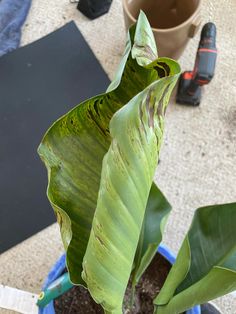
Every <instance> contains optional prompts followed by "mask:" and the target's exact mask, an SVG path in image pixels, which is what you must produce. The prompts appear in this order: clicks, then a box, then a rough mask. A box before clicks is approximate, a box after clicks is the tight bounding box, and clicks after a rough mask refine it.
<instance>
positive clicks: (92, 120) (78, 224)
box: [38, 13, 180, 283]
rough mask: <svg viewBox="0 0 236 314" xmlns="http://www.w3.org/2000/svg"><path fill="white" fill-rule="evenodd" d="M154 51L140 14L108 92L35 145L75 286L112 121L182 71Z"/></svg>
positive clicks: (70, 115)
mask: <svg viewBox="0 0 236 314" xmlns="http://www.w3.org/2000/svg"><path fill="white" fill-rule="evenodd" d="M140 34H143V37H142V36H141V37H140ZM140 38H141V39H142V40H141V39H140ZM145 38H146V40H145ZM153 47H155V41H154V38H153V34H152V31H151V28H150V26H149V24H148V21H147V19H146V17H145V15H144V14H143V13H142V14H141V15H140V17H139V20H138V24H137V26H136V28H135V26H133V27H132V28H131V30H130V33H129V36H128V41H127V45H126V50H125V55H124V57H123V59H122V61H121V65H120V67H119V69H118V72H117V75H116V77H115V79H114V81H113V82H112V84H111V85H110V86H109V88H108V91H107V92H106V93H104V94H102V95H99V96H95V97H93V98H91V99H89V100H87V101H85V102H83V103H82V104H80V105H79V106H77V107H75V108H74V109H73V110H71V111H70V112H69V113H67V114H66V115H65V116H63V117H62V118H60V119H59V120H58V121H56V122H55V123H54V124H53V126H52V127H51V128H50V129H49V130H48V131H47V133H46V135H45V136H44V138H43V140H42V143H41V144H40V146H39V149H38V152H39V155H40V157H41V158H42V160H43V161H44V163H45V165H46V167H47V170H48V188H47V195H48V198H49V200H50V203H51V204H52V206H53V208H54V211H55V213H56V215H57V219H58V223H59V224H60V229H61V236H62V240H63V243H64V247H65V249H66V255H67V266H68V270H69V274H70V279H71V280H72V282H73V283H84V282H83V280H82V278H81V273H82V261H83V257H84V254H85V251H86V248H87V244H88V239H89V235H90V231H91V225H92V220H93V216H94V212H95V209H96V206H97V197H98V191H99V185H100V178H101V170H102V160H103V157H104V155H105V154H106V153H107V151H108V149H109V147H110V144H111V136H110V131H109V122H110V119H111V117H112V116H113V114H114V113H115V112H116V111H117V110H119V109H120V108H122V107H123V106H124V105H125V104H126V103H128V102H129V101H130V99H132V98H133V97H134V96H135V95H137V94H138V93H139V92H140V91H142V90H144V89H145V88H146V87H147V86H149V85H150V84H152V83H153V82H156V81H157V80H159V79H160V78H161V77H166V78H167V81H168V82H169V81H172V80H176V77H175V75H176V74H177V73H179V72H180V69H179V66H178V64H177V63H176V62H174V61H173V60H170V59H165V58H160V59H157V60H156V61H153V60H154V59H156V57H157V56H156V55H155V53H156V51H155V48H153ZM133 49H134V50H133ZM148 61H149V62H148ZM139 62H141V63H142V65H140V64H139ZM143 64H145V65H143ZM169 77H170V78H169ZM139 99H140V100H141V96H139ZM119 128H121V126H120V127H119ZM113 145H114V144H113ZM139 149H142V147H139Z"/></svg>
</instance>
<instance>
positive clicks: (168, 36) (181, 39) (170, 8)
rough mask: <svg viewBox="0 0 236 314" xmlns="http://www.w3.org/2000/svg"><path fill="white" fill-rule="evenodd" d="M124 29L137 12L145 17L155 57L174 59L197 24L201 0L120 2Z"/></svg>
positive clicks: (198, 23)
mask: <svg viewBox="0 0 236 314" xmlns="http://www.w3.org/2000/svg"><path fill="white" fill-rule="evenodd" d="M122 1H123V10H124V18H125V25H126V29H128V28H129V27H130V26H131V25H132V24H134V23H135V22H136V19H137V17H138V14H139V12H140V10H143V11H144V12H145V14H146V15H147V17H148V20H149V22H150V24H151V26H152V30H153V33H154V36H155V39H156V43H157V49H158V55H159V56H160V57H169V58H173V59H178V58H179V57H180V56H181V54H182V53H183V51H184V49H185V47H186V45H187V43H188V41H189V39H190V38H193V37H194V36H195V34H196V33H197V31H198V29H199V27H200V24H201V17H200V7H201V3H202V0H122Z"/></svg>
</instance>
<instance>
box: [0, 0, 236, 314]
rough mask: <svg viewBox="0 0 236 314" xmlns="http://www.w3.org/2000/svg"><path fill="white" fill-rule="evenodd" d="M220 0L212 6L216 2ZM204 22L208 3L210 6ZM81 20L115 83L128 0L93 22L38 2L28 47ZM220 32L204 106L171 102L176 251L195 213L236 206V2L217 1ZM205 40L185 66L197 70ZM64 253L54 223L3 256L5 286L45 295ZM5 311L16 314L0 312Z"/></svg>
mask: <svg viewBox="0 0 236 314" xmlns="http://www.w3.org/2000/svg"><path fill="white" fill-rule="evenodd" d="M212 1H213V0H212ZM203 4H204V8H205V11H204V13H203V21H204V22H207V21H208V18H209V14H210V13H209V12H210V10H209V0H203ZM72 19H73V20H75V22H76V24H77V25H78V27H79V28H80V30H81V32H82V33H83V35H84V37H85V38H86V40H87V41H88V43H89V45H90V46H91V48H92V49H93V51H94V53H95V55H96V56H97V58H98V59H99V61H100V62H101V64H102V66H103V67H104V69H105V71H106V72H107V73H108V75H109V77H110V78H112V76H113V74H114V71H115V69H116V66H117V64H118V62H119V60H120V57H121V55H122V52H123V48H124V43H125V32H124V24H123V15H122V7H121V0H113V4H112V8H111V10H110V12H109V14H107V15H105V16H103V17H101V18H99V19H97V20H95V21H89V20H88V19H86V18H85V17H84V16H82V14H80V13H79V12H78V11H77V10H76V5H75V4H71V3H69V0H60V1H56V0H51V1H47V0H37V1H36V0H33V3H32V8H31V11H30V14H29V16H28V19H27V21H26V23H25V26H24V29H23V37H22V45H25V44H27V43H30V42H32V41H34V40H36V39H38V38H40V37H42V36H43V35H46V34H48V33H49V32H51V31H53V30H55V29H56V28H58V27H60V26H62V25H64V24H65V23H66V22H68V21H70V20H72ZM213 21H214V22H215V23H216V24H217V27H218V36H217V46H218V49H219V57H218V62H217V72H216V76H215V78H214V80H213V81H212V83H211V84H210V85H209V86H207V87H206V89H205V91H204V96H203V101H202V103H201V106H200V107H198V108H187V107H181V106H178V105H175V104H174V102H173V101H172V104H171V105H170V106H169V109H168V111H167V118H166V133H165V140H164V143H163V149H162V153H161V163H160V165H159V167H158V171H157V174H156V181H157V182H158V184H159V186H160V188H161V189H162V190H163V192H164V193H165V194H166V195H167V197H168V198H169V200H170V202H171V203H172V205H173V212H172V214H171V217H170V220H169V223H168V226H167V230H166V233H165V237H164V241H165V243H167V244H168V245H169V246H170V247H171V248H172V250H173V251H174V252H177V250H178V248H179V247H180V244H181V241H182V239H183V237H184V234H185V232H186V230H187V229H188V226H189V224H190V221H191V217H192V215H193V210H194V209H196V208H198V207H200V206H202V205H207V204H212V203H223V202H231V201H235V200H236V186H235V182H236V164H235V161H236V67H235V62H236V40H235V29H236V1H235V0H218V1H217V2H215V3H214V7H213ZM197 42H198V38H196V39H194V40H192V41H191V43H190V44H189V46H188V48H187V49H186V51H185V53H184V55H183V57H182V58H181V60H180V63H181V65H182V68H183V70H185V69H191V68H192V66H193V62H194V56H195V52H196V47H197ZM62 252H63V249H62V245H61V242H60V235H59V231H58V227H57V226H56V225H53V226H51V227H49V228H47V229H45V230H43V231H42V232H40V233H39V234H37V235H35V236H33V237H32V238H30V239H28V240H26V241H25V242H23V243H22V244H20V245H18V246H16V247H14V248H13V249H11V250H9V251H7V252H6V253H4V254H2V255H1V256H0V265H1V275H0V276H1V279H0V281H1V283H3V284H6V285H10V286H14V287H17V288H20V289H25V290H29V291H32V292H39V291H40V286H41V285H42V282H43V280H44V278H45V276H46V274H47V272H48V270H49V268H50V267H51V265H52V264H53V263H54V262H55V260H56V259H57V258H58V257H59V256H60V254H61V253H62ZM216 303H217V304H218V305H219V306H220V308H221V309H222V311H223V313H224V314H235V313H236V299H235V298H233V297H232V296H226V297H223V298H220V299H218V300H216ZM0 313H10V311H3V310H2V311H1V310H0Z"/></svg>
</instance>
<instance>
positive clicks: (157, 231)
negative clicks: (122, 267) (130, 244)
mask: <svg viewBox="0 0 236 314" xmlns="http://www.w3.org/2000/svg"><path fill="white" fill-rule="evenodd" d="M170 210H171V205H170V204H169V202H168V201H167V199H166V198H165V196H164V195H163V194H162V192H161V191H160V190H159V188H158V187H157V186H156V185H155V184H154V183H153V184H152V187H151V190H150V194H149V197H148V202H147V206H146V210H145V216H144V220H143V226H142V230H141V233H140V237H139V243H138V247H137V250H136V253H135V259H134V265H133V271H132V285H133V288H134V287H135V285H136V284H137V283H138V281H139V279H140V277H141V276H142V274H143V273H144V271H145V270H146V268H147V266H148V265H149V264H150V262H151V260H152V258H153V256H154V255H155V254H156V250H157V247H158V245H159V244H160V243H161V240H162V233H163V230H164V227H165V224H166V221H167V218H168V216H169V213H170Z"/></svg>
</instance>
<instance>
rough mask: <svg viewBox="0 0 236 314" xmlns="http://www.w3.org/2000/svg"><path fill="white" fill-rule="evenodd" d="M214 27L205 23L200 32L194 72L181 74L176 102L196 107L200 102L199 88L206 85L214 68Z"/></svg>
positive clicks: (215, 51) (215, 54)
mask: <svg viewBox="0 0 236 314" xmlns="http://www.w3.org/2000/svg"><path fill="white" fill-rule="evenodd" d="M216 57H217V49H216V26H215V24H214V23H210V22H209V23H206V24H205V25H204V26H203V28H202V32H201V39H200V42H199V46H198V51H197V56H196V60H195V65H194V70H193V71H186V72H184V73H182V75H181V77H180V81H179V86H178V91H177V97H176V102H177V103H179V104H185V105H190V106H198V105H199V104H200V102H201V94H202V93H201V86H203V85H206V84H208V83H209V82H210V81H211V80H212V78H213V76H214V72H215V66H216Z"/></svg>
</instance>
